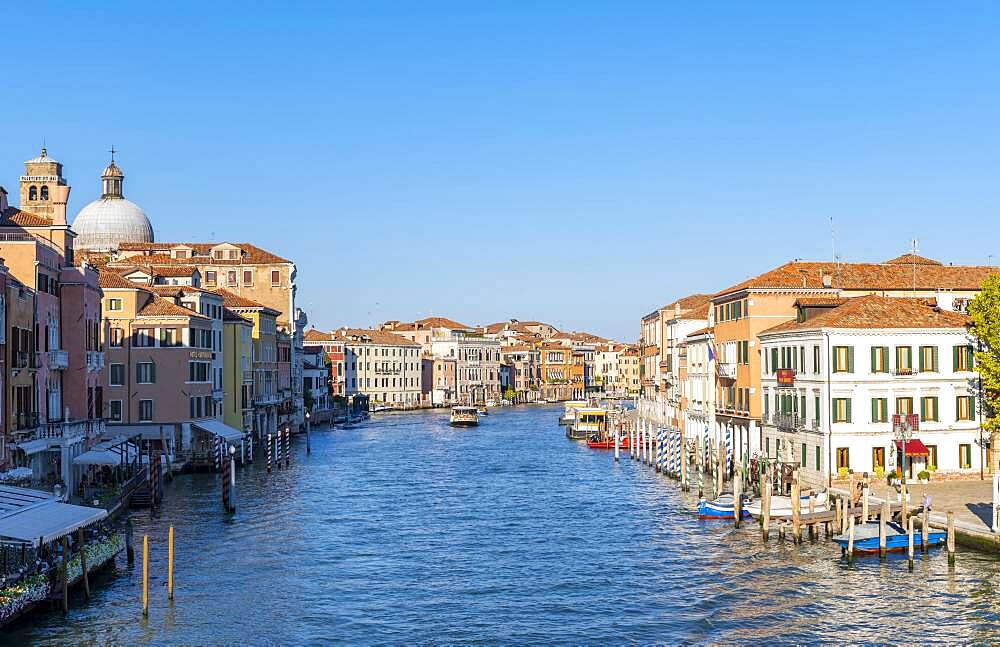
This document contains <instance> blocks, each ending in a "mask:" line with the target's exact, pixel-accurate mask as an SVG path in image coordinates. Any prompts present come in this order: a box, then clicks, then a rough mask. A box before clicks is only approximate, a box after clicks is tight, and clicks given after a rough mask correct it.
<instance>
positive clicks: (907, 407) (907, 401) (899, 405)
mask: <svg viewBox="0 0 1000 647" xmlns="http://www.w3.org/2000/svg"><path fill="white" fill-rule="evenodd" d="M896 413H898V414H899V415H901V416H908V415H910V414H911V413H913V398H896Z"/></svg>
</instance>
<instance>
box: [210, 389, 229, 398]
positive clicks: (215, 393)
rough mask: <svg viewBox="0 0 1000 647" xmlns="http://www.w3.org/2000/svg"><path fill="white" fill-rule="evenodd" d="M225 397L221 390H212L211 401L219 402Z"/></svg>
mask: <svg viewBox="0 0 1000 647" xmlns="http://www.w3.org/2000/svg"><path fill="white" fill-rule="evenodd" d="M225 395H226V392H225V391H223V390H222V389H212V399H213V400H221V399H222V398H224V397H225Z"/></svg>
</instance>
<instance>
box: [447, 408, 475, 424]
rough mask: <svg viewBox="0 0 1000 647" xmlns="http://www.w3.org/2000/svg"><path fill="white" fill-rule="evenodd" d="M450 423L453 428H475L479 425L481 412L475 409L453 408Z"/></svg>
mask: <svg viewBox="0 0 1000 647" xmlns="http://www.w3.org/2000/svg"><path fill="white" fill-rule="evenodd" d="M448 423H449V424H450V425H451V426H452V427H475V426H476V425H478V424H479V412H478V411H477V410H476V408H475V407H452V408H451V417H450V418H449V419H448Z"/></svg>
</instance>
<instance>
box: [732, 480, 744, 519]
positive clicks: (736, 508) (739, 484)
mask: <svg viewBox="0 0 1000 647" xmlns="http://www.w3.org/2000/svg"><path fill="white" fill-rule="evenodd" d="M742 514H743V478H742V476H741V475H739V474H737V475H736V476H734V477H733V517H735V521H734V525H735V526H736V527H737V528H739V527H740V516H741V515H742Z"/></svg>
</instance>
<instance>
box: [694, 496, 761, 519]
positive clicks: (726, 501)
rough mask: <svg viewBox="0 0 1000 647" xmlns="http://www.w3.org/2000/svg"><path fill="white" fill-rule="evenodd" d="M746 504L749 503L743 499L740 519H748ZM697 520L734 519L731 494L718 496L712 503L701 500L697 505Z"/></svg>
mask: <svg viewBox="0 0 1000 647" xmlns="http://www.w3.org/2000/svg"><path fill="white" fill-rule="evenodd" d="M747 503H749V501H748V500H747V498H746V497H744V498H743V509H742V510H741V511H740V518H741V519H750V518H751V517H750V513H749V512H748V511H747V508H746V506H747ZM698 518H699V519H734V518H735V511H734V510H733V495H732V493H731V492H724V493H722V494H720V495H719V496H718V497H717V498H716V499H715V500H714V501H705V500H702V501H700V502H699V503H698Z"/></svg>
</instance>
